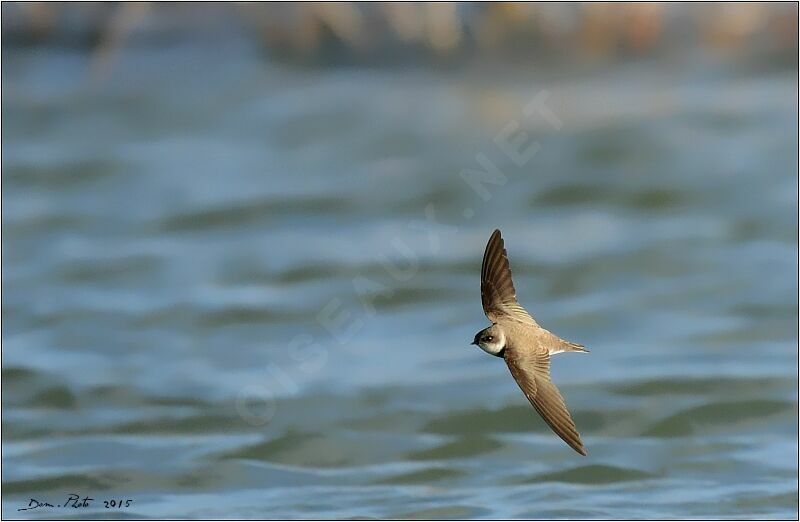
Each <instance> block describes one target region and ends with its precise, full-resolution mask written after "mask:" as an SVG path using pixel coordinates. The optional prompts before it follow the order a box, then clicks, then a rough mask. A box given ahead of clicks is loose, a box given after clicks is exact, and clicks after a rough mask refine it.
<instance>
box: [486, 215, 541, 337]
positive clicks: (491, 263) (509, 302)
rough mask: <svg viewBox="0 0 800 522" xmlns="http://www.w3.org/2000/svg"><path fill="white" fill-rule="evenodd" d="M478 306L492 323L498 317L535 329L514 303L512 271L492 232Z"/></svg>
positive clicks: (496, 236)
mask: <svg viewBox="0 0 800 522" xmlns="http://www.w3.org/2000/svg"><path fill="white" fill-rule="evenodd" d="M481 303H483V312H484V313H485V314H486V317H488V318H489V320H490V321H491V322H493V323H496V322H498V321H499V320H500V318H501V317H505V318H507V319H513V320H515V321H519V322H522V323H525V324H531V325H534V326H538V325H537V324H536V321H534V320H533V317H531V315H530V314H529V313H528V312H527V311H526V310H525V309H524V308H523V307H522V305H520V304H519V303H518V302H517V291H516V290H515V289H514V282H513V281H512V280H511V268H510V267H509V266H508V256H507V255H506V249H505V248H504V246H503V238H502V237H501V236H500V231H499V230H495V231H494V232H493V233H492V236H491V237H490V238H489V242H488V243H487V244H486V251H485V252H484V253H483V266H482V267H481Z"/></svg>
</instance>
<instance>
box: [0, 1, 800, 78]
mask: <svg viewBox="0 0 800 522" xmlns="http://www.w3.org/2000/svg"><path fill="white" fill-rule="evenodd" d="M2 9H3V18H2V30H3V36H2V39H3V44H4V45H5V46H15V47H16V46H34V45H60V46H65V47H78V48H87V49H88V50H89V51H91V52H92V53H94V54H95V55H96V62H98V63H100V64H102V63H106V62H108V61H110V60H113V56H114V54H115V53H116V52H117V51H118V50H119V49H120V48H122V47H124V46H126V45H148V44H149V45H153V44H156V45H159V44H164V43H165V42H170V41H183V40H186V39H192V38H201V39H208V38H215V39H224V38H231V37H233V38H241V39H244V40H246V41H252V42H254V43H255V44H257V45H259V46H260V47H261V48H263V49H264V50H265V52H266V53H268V55H269V56H270V57H271V58H273V59H276V60H279V61H287V62H292V63H303V64H334V65H337V64H358V65H393V64H399V63H411V62H414V63H417V62H431V63H437V64H454V63H463V62H465V61H472V60H484V61H488V62H493V61H498V60H505V61H508V60H516V61H519V60H523V61H537V62H540V61H547V60H550V61H556V60H557V61H558V62H559V63H560V62H564V61H568V62H575V61H578V62H582V61H588V62H590V63H596V62H597V61H600V62H601V63H606V62H608V61H615V60H622V59H630V58H636V57H647V56H652V55H663V54H670V53H672V54H683V53H687V52H693V53H694V52H697V51H698V49H700V50H708V51H710V52H715V53H721V54H724V55H729V56H733V57H734V58H741V57H751V58H752V57H756V58H763V57H767V58H772V59H778V60H779V61H781V62H782V63H795V64H796V60H797V20H798V17H797V9H798V7H797V4H796V3H770V4H766V3H713V4H693V5H690V4H681V3H678V4H673V3H668V4H661V3H614V4H612V3H585V4H578V3H541V4H538V3H510V2H503V3H353V2H343V3H266V4H261V3H230V4H227V3H226V4H220V3H204V4H185V3H149V2H143V3H79V4H76V3H39V2H30V3H9V2H4V3H3V5H2Z"/></svg>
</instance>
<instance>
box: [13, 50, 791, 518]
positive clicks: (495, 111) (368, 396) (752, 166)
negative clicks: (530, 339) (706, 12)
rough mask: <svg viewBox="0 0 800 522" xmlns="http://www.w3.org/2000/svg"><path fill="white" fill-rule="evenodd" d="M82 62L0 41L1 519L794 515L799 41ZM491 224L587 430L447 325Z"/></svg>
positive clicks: (463, 331)
mask: <svg viewBox="0 0 800 522" xmlns="http://www.w3.org/2000/svg"><path fill="white" fill-rule="evenodd" d="M95 67H96V64H93V63H90V61H89V58H88V57H87V55H86V54H84V53H83V52H82V51H79V50H64V49H49V48H43V47H40V48H32V49H27V50H24V49H16V50H13V51H7V52H4V55H3V73H4V74H3V105H2V109H3V111H2V127H3V128H2V130H3V138H2V145H3V151H2V152H3V158H2V167H3V171H2V182H3V193H2V203H3V209H2V218H3V224H2V232H3V236H2V246H3V258H2V268H3V271H2V283H3V294H2V320H3V323H2V324H3V327H2V340H3V350H2V355H3V359H2V391H3V395H2V405H3V410H2V411H3V413H2V428H3V439H2V450H3V451H2V461H3V475H2V481H3V492H4V496H3V501H2V509H3V516H4V517H6V518H8V517H11V518H14V517H24V518H31V517H59V518H60V517H87V518H88V517H98V516H104V517H108V516H120V517H123V516H124V517H135V518H140V517H168V518H184V517H211V518H218V517H219V518H228V517H230V518H284V517H286V518H349V517H380V518H385V517H391V518H420V517H421V518H507V517H508V518H518V517H525V518H719V517H725V518H728V517H731V518H733V517H741V518H796V517H797V516H798V484H797V474H798V466H797V463H798V447H797V437H798V432H797V411H798V396H797V384H798V381H797V357H798V352H797V341H798V339H797V328H798V320H797V318H798V306H797V289H798V280H797V247H798V245H797V233H798V230H797V214H796V212H797V183H798V172H797V168H796V158H797V139H798V135H797V110H798V107H797V99H796V93H797V83H796V78H797V77H796V69H794V68H792V67H788V68H787V67H785V66H784V65H780V64H779V65H778V66H774V65H771V64H750V65H749V66H744V67H734V66H732V65H730V64H726V63H725V62H724V61H714V60H709V61H707V60H706V58H703V57H696V58H695V59H689V60H685V61H683V62H680V63H677V64H671V63H670V62H658V63H654V64H649V63H646V62H645V63H630V64H627V65H619V66H615V67H609V68H605V67H595V68H592V69H591V70H586V71H584V72H582V73H580V74H578V73H575V72H570V71H562V72H558V71H554V70H551V71H539V70H537V69H527V68H521V67H515V68H511V67H507V68H503V67H499V66H498V67H485V68H481V67H477V66H475V67H465V68H463V69H457V70H450V71H438V70H433V69H424V68H420V69H417V68H404V69H397V68H374V69H369V68H366V69H359V68H351V69H348V68H345V69H342V68H292V67H288V66H279V65H275V64H271V63H270V62H268V61H265V60H264V59H263V57H261V56H259V55H258V54H256V53H253V52H241V50H239V49H237V50H235V52H234V51H231V50H230V49H227V48H224V47H208V48H202V49H199V50H198V49H196V48H193V47H191V46H189V47H182V46H177V47H173V48H172V49H171V50H169V51H166V52H165V51H164V50H162V49H154V48H148V47H147V46H144V47H142V48H139V49H132V50H128V51H126V52H124V53H122V55H121V56H118V57H116V58H115V60H114V63H111V64H110V65H109V64H106V66H105V67H106V68H107V69H108V70H106V71H105V72H104V73H103V74H94V73H92V71H96V70H97V69H95ZM537 95H540V96H541V98H540V99H542V100H544V103H545V105H544V106H545V107H546V108H547V111H533V112H530V111H529V112H530V114H526V113H525V111H524V109H525V107H526V106H528V104H529V103H530V102H531V100H534V99H535V98H536V96H537ZM548 115H549V118H548V117H547V116H548ZM509 126H510V127H509ZM509 128H511V129H513V130H514V131H515V132H519V131H522V132H525V133H526V134H525V135H520V134H514V136H516V137H517V138H520V136H521V138H520V139H522V140H523V141H522V143H523V144H524V145H525V146H526V147H527V146H534V147H538V148H536V149H530V153H531V154H533V156H532V157H531V158H525V159H526V161H520V162H519V163H520V164H521V165H518V164H517V163H516V162H515V161H514V160H513V159H512V158H510V157H509V156H508V155H506V154H504V153H503V151H502V149H501V147H500V145H499V144H498V142H499V141H502V140H497V139H495V138H496V136H498V134H499V133H501V131H502V130H503V129H509ZM534 141H535V142H536V144H535V145H532V143H533V142H534ZM534 150H535V152H533V151H534ZM478 158H485V159H488V160H489V161H491V163H492V164H493V165H494V166H495V167H496V168H497V169H498V170H499V171H501V172H502V175H503V178H504V181H501V182H500V183H498V184H491V183H488V184H485V185H482V187H483V191H482V190H477V191H476V190H474V189H473V187H471V186H470V185H469V184H468V183H467V182H466V181H465V180H464V179H463V178H462V176H461V175H460V173H461V172H462V171H464V170H465V169H472V170H479V169H481V168H482V167H481V166H480V163H479V161H480V160H479V159H478ZM484 191H485V192H484ZM483 196H485V199H484V197H483ZM494 228H500V229H501V230H502V231H503V234H504V237H505V239H506V246H507V248H508V250H509V255H510V261H511V266H512V269H513V270H514V277H515V282H516V286H517V290H518V293H519V296H520V300H521V302H522V304H523V305H525V306H526V307H527V308H528V309H529V310H530V311H531V313H532V314H533V315H534V316H535V317H536V318H537V320H538V321H539V322H540V323H541V324H542V325H543V326H545V327H546V328H548V329H550V330H552V331H554V332H556V333H558V334H559V335H561V336H563V337H565V338H567V339H569V340H571V341H575V342H580V343H582V344H585V345H586V346H587V348H589V349H590V350H591V353H590V354H588V355H583V354H564V355H560V356H558V357H556V358H554V361H553V378H554V380H555V382H556V383H557V384H558V385H559V387H560V388H561V390H562V392H563V394H564V396H565V399H566V402H567V404H568V405H569V407H570V409H571V411H572V412H573V416H574V418H575V420H576V423H577V426H578V428H579V430H580V432H581V434H582V437H583V440H584V443H585V445H586V447H587V449H588V452H589V455H588V456H587V457H581V456H579V455H577V454H575V453H574V452H573V451H572V450H570V449H569V448H568V447H567V446H566V445H565V444H564V443H563V442H562V441H561V440H559V439H558V438H557V437H556V436H555V435H554V434H553V433H552V432H550V430H549V429H547V427H546V425H545V424H544V422H543V421H541V419H540V418H539V417H538V416H537V415H536V413H535V412H534V411H533V409H532V408H531V407H530V406H529V405H528V404H527V402H526V400H525V398H524V397H523V396H522V394H521V393H520V391H519V389H518V388H517V386H516V385H515V383H514V382H513V380H512V379H511V377H510V375H509V373H508V370H507V369H506V368H505V365H504V363H503V362H502V360H500V359H496V358H493V357H489V356H487V355H486V354H484V353H483V352H481V351H480V350H478V349H477V348H475V347H474V346H470V345H469V343H470V341H471V340H472V337H473V335H474V333H475V332H476V331H477V330H479V329H481V328H483V327H484V326H486V325H487V324H488V323H487V321H486V318H485V317H484V315H483V313H482V310H481V307H480V299H479V289H478V286H479V276H478V274H479V270H480V260H481V256H482V252H483V248H484V245H485V242H486V240H487V239H488V237H489V234H490V233H491V231H492V230H493V229H494ZM69 493H77V494H80V495H81V496H87V495H88V496H90V497H91V498H93V499H95V500H94V501H93V502H92V503H91V505H90V506H89V507H86V508H65V507H59V506H60V505H61V504H62V503H63V502H64V500H65V499H66V496H67V494H69ZM31 498H34V499H37V500H39V501H42V502H50V503H52V504H54V506H55V507H53V508H47V507H43V508H40V509H38V510H31V511H17V510H18V509H19V508H21V507H25V506H27V505H28V503H29V502H30V499H31ZM110 499H122V500H127V499H131V500H132V503H130V505H129V506H127V507H124V508H122V509H119V508H118V509H116V510H113V509H106V508H105V507H104V505H103V503H102V501H103V500H110Z"/></svg>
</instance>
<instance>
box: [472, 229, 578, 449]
mask: <svg viewBox="0 0 800 522" xmlns="http://www.w3.org/2000/svg"><path fill="white" fill-rule="evenodd" d="M481 303H482V304H483V312H484V313H485V314H486V317H488V318H489V320H490V321H491V322H492V326H490V327H488V328H485V329H483V330H481V331H480V332H478V333H477V334H475V339H474V340H473V341H472V344H476V345H478V346H479V347H480V348H481V349H482V350H483V351H485V352H486V353H488V354H491V355H494V356H496V357H502V358H503V359H504V360H505V361H506V364H507V365H508V369H509V370H511V376H512V377H514V380H515V381H517V384H518V385H519V387H520V389H522V393H524V394H525V397H527V398H528V401H530V403H531V404H532V405H533V407H534V408H535V409H536V411H537V412H539V415H541V416H542V418H543V419H544V421H545V422H546V423H547V424H548V425H549V426H550V428H551V429H552V430H553V431H554V432H555V433H556V435H558V436H559V437H561V438H562V439H563V440H564V442H566V443H567V444H569V446H570V447H571V448H572V449H574V450H575V451H577V452H578V453H580V454H581V455H586V449H585V448H584V447H583V442H581V436H580V434H579V433H578V430H577V429H576V428H575V423H574V422H573V420H572V417H571V416H570V414H569V410H567V406H566V405H565V404H564V399H563V398H562V397H561V393H559V391H558V388H556V386H555V384H553V382H552V381H551V380H550V356H551V355H555V354H557V353H561V352H588V351H589V350H586V349H585V348H584V347H583V346H582V345H580V344H575V343H571V342H569V341H565V340H564V339H561V338H560V337H558V336H556V335H554V334H552V333H550V332H548V331H547V330H545V329H544V328H542V327H541V326H539V325H538V324H537V323H536V321H534V319H533V317H531V315H530V314H529V313H528V312H527V311H526V310H525V309H524V308H523V307H522V305H520V304H519V303H518V302H517V292H516V290H515V289H514V283H513V282H512V281H511V268H510V267H509V265H508V256H507V254H506V249H505V247H504V246H503V238H502V237H501V235H500V231H499V230H495V231H494V232H493V233H492V236H491V237H490V238H489V243H487V244H486V252H484V254H483V266H482V267H481Z"/></svg>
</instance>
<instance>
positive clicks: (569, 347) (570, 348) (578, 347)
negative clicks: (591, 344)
mask: <svg viewBox="0 0 800 522" xmlns="http://www.w3.org/2000/svg"><path fill="white" fill-rule="evenodd" d="M561 342H562V343H563V346H564V351H565V352H583V353H589V350H587V349H586V348H584V347H583V345H582V344H578V343H571V342H569V341H565V340H563V339H562V340H561Z"/></svg>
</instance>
